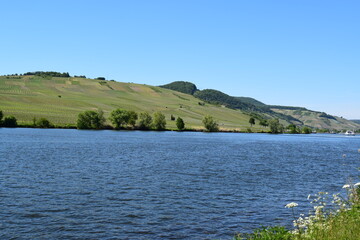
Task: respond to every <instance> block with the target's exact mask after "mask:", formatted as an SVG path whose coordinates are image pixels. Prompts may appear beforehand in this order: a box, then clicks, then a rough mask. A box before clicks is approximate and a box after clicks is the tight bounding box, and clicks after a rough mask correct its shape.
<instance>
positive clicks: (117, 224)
mask: <svg viewBox="0 0 360 240" xmlns="http://www.w3.org/2000/svg"><path fill="white" fill-rule="evenodd" d="M0 136H1V140H0V171H1V173H0V186H1V188H0V205H1V208H0V220H1V221H0V238H1V239H10V238H14V239H231V238H232V237H233V236H234V234H235V233H237V232H249V231H251V230H252V229H254V228H256V227H260V226H261V225H275V224H285V225H289V224H291V221H292V215H291V211H289V209H286V208H284V206H285V204H287V203H289V202H293V201H294V202H297V203H298V204H299V207H298V208H297V209H296V210H297V211H298V213H307V211H308V210H309V209H310V207H311V206H310V204H309V203H308V201H307V199H306V198H307V196H308V194H310V193H317V192H319V191H328V192H330V193H335V192H339V191H341V187H342V186H343V184H345V183H346V181H347V180H348V179H349V178H354V179H355V180H357V179H356V177H357V175H358V171H357V169H356V168H357V167H359V165H360V164H359V163H360V161H359V160H360V153H358V149H359V148H360V138H359V137H357V136H355V137H345V136H340V135H330V134H328V135H317V134H314V135H270V134H239V133H196V132H191V133H189V132H140V131H108V130H104V131H84V130H83V131H80V130H61V129H21V128H18V129H5V128H3V129H0ZM344 154H346V156H345V155H344Z"/></svg>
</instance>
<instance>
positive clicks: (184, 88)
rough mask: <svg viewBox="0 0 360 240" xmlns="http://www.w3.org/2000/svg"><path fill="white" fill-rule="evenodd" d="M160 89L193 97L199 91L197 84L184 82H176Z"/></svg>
mask: <svg viewBox="0 0 360 240" xmlns="http://www.w3.org/2000/svg"><path fill="white" fill-rule="evenodd" d="M159 87H162V88H166V89H170V90H174V91H178V92H181V93H186V94H191V95H193V94H194V93H195V92H196V91H197V90H198V89H197V87H196V85H195V84H193V83H191V82H183V81H176V82H172V83H169V84H166V85H162V86H159Z"/></svg>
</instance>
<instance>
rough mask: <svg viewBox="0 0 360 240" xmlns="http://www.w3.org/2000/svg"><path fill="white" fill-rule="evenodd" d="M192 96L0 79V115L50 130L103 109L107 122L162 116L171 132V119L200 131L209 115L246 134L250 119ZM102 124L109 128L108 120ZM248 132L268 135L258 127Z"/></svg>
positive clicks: (138, 87) (104, 84)
mask: <svg viewBox="0 0 360 240" xmlns="http://www.w3.org/2000/svg"><path fill="white" fill-rule="evenodd" d="M198 102H199V99H197V98H194V97H193V96H191V95H187V94H183V93H179V92H174V91H172V90H168V89H163V88H159V87H154V86H148V85H143V84H134V83H121V82H113V81H103V80H95V79H84V78H59V77H47V78H43V77H40V76H21V77H16V78H15V77H5V76H0V110H2V111H3V112H4V115H14V116H15V117H16V118H17V119H18V123H20V124H29V123H31V122H32V119H33V118H34V117H35V118H37V119H39V118H41V117H44V118H47V119H48V120H50V121H51V122H52V123H54V124H55V125H63V126H65V125H75V124H76V120H77V116H78V114H79V113H81V112H84V111H86V110H99V109H101V110H103V111H104V115H105V117H106V118H108V117H109V115H110V112H111V111H112V110H114V109H116V108H123V109H126V110H133V111H136V112H138V113H140V112H149V113H151V114H152V113H154V112H156V111H160V112H162V113H164V114H165V116H166V120H167V128H168V129H176V124H175V121H171V120H170V116H171V115H173V116H175V117H177V116H180V117H181V118H183V119H184V121H185V127H186V128H191V129H203V124H202V118H203V116H205V115H211V116H213V117H214V119H216V120H217V121H218V122H219V126H220V129H222V130H227V131H233V130H236V131H247V129H248V128H249V127H250V124H249V118H250V117H249V116H248V115H246V114H244V113H242V112H241V111H238V110H232V109H228V108H224V107H221V106H216V105H212V104H205V105H204V106H201V105H199V104H198ZM107 124H110V122H109V121H108V122H107ZM251 129H252V131H253V132H257V131H267V129H266V128H263V127H261V126H259V125H255V126H253V127H252V128H251Z"/></svg>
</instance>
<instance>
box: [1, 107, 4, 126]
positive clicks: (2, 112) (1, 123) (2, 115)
mask: <svg viewBox="0 0 360 240" xmlns="http://www.w3.org/2000/svg"><path fill="white" fill-rule="evenodd" d="M3 116H4V115H3V112H2V111H1V110H0V127H1V126H2V119H3Z"/></svg>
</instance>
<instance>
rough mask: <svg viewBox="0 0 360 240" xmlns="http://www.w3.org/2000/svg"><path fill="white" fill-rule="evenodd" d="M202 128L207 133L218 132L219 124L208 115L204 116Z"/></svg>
mask: <svg viewBox="0 0 360 240" xmlns="http://www.w3.org/2000/svg"><path fill="white" fill-rule="evenodd" d="M202 122H203V124H204V127H205V128H206V130H207V131H208V132H217V131H219V124H218V123H217V122H216V121H215V120H214V118H213V117H212V116H210V115H206V116H205V117H204V118H203V120H202Z"/></svg>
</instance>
